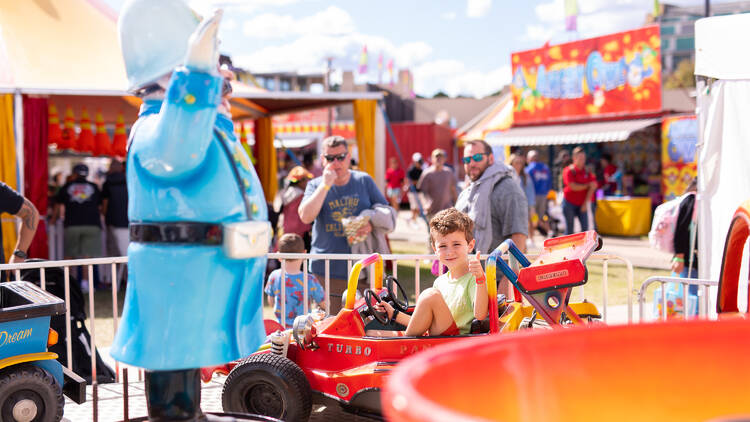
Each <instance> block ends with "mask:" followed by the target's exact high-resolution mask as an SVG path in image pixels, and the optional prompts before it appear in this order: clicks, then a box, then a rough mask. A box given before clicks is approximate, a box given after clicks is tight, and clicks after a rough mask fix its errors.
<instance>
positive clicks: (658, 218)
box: [648, 192, 693, 253]
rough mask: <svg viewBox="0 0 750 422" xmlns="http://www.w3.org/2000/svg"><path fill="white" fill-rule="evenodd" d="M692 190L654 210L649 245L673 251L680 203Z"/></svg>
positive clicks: (665, 250)
mask: <svg viewBox="0 0 750 422" xmlns="http://www.w3.org/2000/svg"><path fill="white" fill-rule="evenodd" d="M688 195H693V193H692V192H690V193H686V194H684V195H682V196H679V197H677V198H675V199H672V200H670V201H667V202H665V203H663V204H661V205H659V206H658V207H656V210H654V219H653V221H652V222H651V231H649V232H648V242H649V244H651V247H652V248H654V249H658V250H660V251H664V252H668V253H674V231H675V229H676V228H677V217H678V216H679V215H680V204H682V200H683V199H685V198H686V197H687V196H688Z"/></svg>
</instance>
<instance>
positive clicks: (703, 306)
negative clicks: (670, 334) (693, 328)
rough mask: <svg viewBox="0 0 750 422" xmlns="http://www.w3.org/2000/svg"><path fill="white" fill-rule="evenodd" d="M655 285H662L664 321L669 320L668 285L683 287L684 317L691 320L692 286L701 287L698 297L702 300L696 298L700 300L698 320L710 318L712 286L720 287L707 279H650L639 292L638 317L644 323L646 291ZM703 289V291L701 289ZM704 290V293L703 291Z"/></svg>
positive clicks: (661, 313) (661, 314) (662, 315)
mask: <svg viewBox="0 0 750 422" xmlns="http://www.w3.org/2000/svg"><path fill="white" fill-rule="evenodd" d="M654 283H659V284H660V285H661V304H662V305H661V312H660V315H659V316H660V318H661V319H662V320H663V321H666V320H667V312H668V309H667V288H666V287H667V283H678V284H680V285H681V286H682V287H681V288H682V297H683V302H682V307H683V308H682V309H683V315H684V317H685V319H689V318H691V315H690V312H688V301H689V299H688V297H689V294H688V290H689V288H690V286H699V287H698V288H699V292H698V296H700V298H696V300H698V315H697V317H698V318H704V317H706V316H708V308H709V304H710V296H709V289H710V288H711V287H712V286H718V285H719V282H718V281H716V280H706V279H699V278H679V277H649V278H647V279H646V280H645V281H644V282H643V284H641V288H640V290H638V316H639V318H640V321H643V320H644V318H645V317H646V310H645V305H646V290H647V289H648V288H649V287H650V286H651V285H652V284H654ZM701 288H702V289H701ZM701 290H702V291H701Z"/></svg>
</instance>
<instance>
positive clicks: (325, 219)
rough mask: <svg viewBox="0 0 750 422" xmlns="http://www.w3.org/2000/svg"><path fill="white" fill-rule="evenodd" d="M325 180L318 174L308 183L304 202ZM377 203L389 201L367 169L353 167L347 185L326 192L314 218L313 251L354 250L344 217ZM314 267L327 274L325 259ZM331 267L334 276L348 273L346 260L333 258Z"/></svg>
mask: <svg viewBox="0 0 750 422" xmlns="http://www.w3.org/2000/svg"><path fill="white" fill-rule="evenodd" d="M321 183H323V178H322V177H318V178H315V179H313V180H311V181H310V182H309V183H308V184H307V188H306V189H305V198H304V199H303V202H304V201H305V200H307V198H309V197H310V196H311V195H312V194H313V193H314V192H315V190H316V189H317V188H318V186H319V185H320V184H321ZM375 204H384V205H387V204H388V202H387V201H386V199H385V196H383V193H382V192H381V191H380V189H378V187H377V185H376V184H375V181H374V180H372V177H370V176H369V175H368V174H367V173H364V172H361V171H356V170H352V171H351V176H350V178H349V182H348V183H347V184H346V185H343V186H337V185H333V186H331V189H330V190H329V191H328V193H327V194H326V198H325V200H324V201H323V206H322V207H321V208H320V213H318V216H317V217H316V218H315V221H314V222H313V228H312V247H311V250H310V252H311V253H340V254H348V253H351V248H350V247H349V243H348V242H347V241H346V234H345V233H344V226H343V225H342V224H341V219H342V218H345V217H352V216H358V215H359V214H360V213H361V212H362V211H364V210H366V209H370V208H372V206H373V205H375ZM311 271H312V272H313V273H315V274H325V262H324V261H323V260H313V261H312V264H311ZM330 271H331V272H330V275H331V277H332V278H337V279H342V280H345V279H346V278H347V276H348V274H347V264H346V261H344V260H332V261H331V264H330Z"/></svg>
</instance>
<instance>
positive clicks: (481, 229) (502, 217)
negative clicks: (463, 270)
mask: <svg viewBox="0 0 750 422" xmlns="http://www.w3.org/2000/svg"><path fill="white" fill-rule="evenodd" d="M462 162H463V165H464V170H465V172H466V177H468V179H469V181H470V183H469V185H468V186H467V187H466V188H465V189H464V190H463V191H461V194H460V195H459V196H458V201H456V208H457V209H458V210H459V211H462V212H465V213H466V214H468V215H469V217H471V219H472V220H474V238H475V239H476V246H475V248H476V250H477V252H481V253H483V254H487V253H490V252H492V251H493V250H494V249H495V248H496V247H497V246H498V245H499V244H500V243H501V242H503V241H504V240H505V239H508V238H510V239H513V242H514V243H515V244H516V246H518V248H519V249H521V250H522V251H525V249H526V239H527V237H528V230H529V225H528V221H529V208H528V206H527V201H526V195H525V194H524V192H523V190H521V185H520V184H519V183H518V182H517V181H516V180H514V179H513V177H517V176H515V170H513V169H512V168H510V167H508V166H507V165H505V164H503V163H502V162H500V161H495V157H494V155H493V154H492V147H490V145H489V144H488V143H487V142H485V141H483V140H481V139H480V140H472V141H468V142H466V144H465V146H464V156H463V158H462ZM498 293H505V294H506V295H508V294H509V293H510V286H509V283H508V282H507V281H504V282H503V283H502V285H501V286H500V287H499V288H498ZM508 297H510V296H508Z"/></svg>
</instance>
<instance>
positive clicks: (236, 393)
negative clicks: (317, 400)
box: [221, 353, 312, 421]
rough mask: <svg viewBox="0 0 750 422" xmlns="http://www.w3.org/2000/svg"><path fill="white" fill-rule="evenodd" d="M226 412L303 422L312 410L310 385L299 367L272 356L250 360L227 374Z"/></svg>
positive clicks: (266, 355) (224, 395) (224, 392)
mask: <svg viewBox="0 0 750 422" xmlns="http://www.w3.org/2000/svg"><path fill="white" fill-rule="evenodd" d="M221 401H222V405H223V406H224V411H225V412H233V413H251V414H257V415H264V416H270V417H273V418H277V419H281V420H284V421H306V420H308V418H309V417H310V411H311V410H312V392H311V389H310V383H309V382H308V381H307V378H306V377H305V373H304V372H302V369H300V367H299V366H297V364H296V363H294V362H292V361H291V360H289V359H287V358H286V357H283V356H279V355H275V354H272V353H264V354H257V355H252V356H249V357H247V358H245V359H243V360H242V361H241V362H240V363H239V364H238V365H237V366H235V367H234V369H232V372H230V373H229V376H228V377H227V380H226V381H225V382H224V389H223V392H222V397H221Z"/></svg>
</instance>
